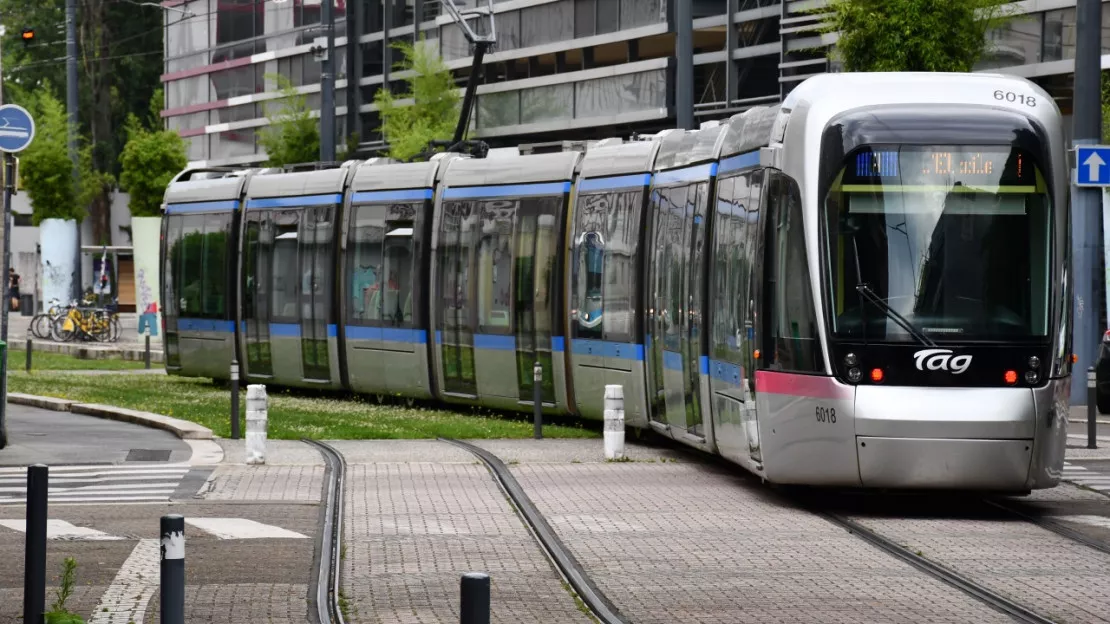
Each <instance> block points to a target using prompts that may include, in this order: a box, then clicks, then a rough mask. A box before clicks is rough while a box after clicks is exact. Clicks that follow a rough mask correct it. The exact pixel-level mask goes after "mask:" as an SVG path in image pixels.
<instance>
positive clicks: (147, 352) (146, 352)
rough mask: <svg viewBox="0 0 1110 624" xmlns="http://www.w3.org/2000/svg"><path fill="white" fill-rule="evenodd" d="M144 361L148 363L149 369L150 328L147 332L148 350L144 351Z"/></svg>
mask: <svg viewBox="0 0 1110 624" xmlns="http://www.w3.org/2000/svg"><path fill="white" fill-rule="evenodd" d="M143 362H145V363H146V367H147V368H148V369H149V368H150V331H149V330H148V331H147V334H146V351H144V352H143Z"/></svg>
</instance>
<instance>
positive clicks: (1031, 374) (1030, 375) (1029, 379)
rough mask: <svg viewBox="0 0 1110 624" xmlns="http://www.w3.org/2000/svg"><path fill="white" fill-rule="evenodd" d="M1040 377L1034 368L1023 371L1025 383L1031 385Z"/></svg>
mask: <svg viewBox="0 0 1110 624" xmlns="http://www.w3.org/2000/svg"><path fill="white" fill-rule="evenodd" d="M1040 378H1041V376H1040V374H1038V373H1037V371H1035V370H1031V371H1025V383H1027V384H1029V385H1033V384H1035V383H1037V381H1038V380H1039V379H1040Z"/></svg>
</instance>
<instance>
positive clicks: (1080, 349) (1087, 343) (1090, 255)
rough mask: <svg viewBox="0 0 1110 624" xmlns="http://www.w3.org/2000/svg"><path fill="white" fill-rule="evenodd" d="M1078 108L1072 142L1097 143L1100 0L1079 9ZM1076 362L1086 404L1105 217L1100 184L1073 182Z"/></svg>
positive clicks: (1074, 385)
mask: <svg viewBox="0 0 1110 624" xmlns="http://www.w3.org/2000/svg"><path fill="white" fill-rule="evenodd" d="M1075 21H1076V29H1077V33H1076V48H1075V109H1074V110H1073V116H1072V120H1073V123H1074V130H1075V131H1074V133H1073V137H1074V138H1073V147H1078V146H1080V145H1095V144H1098V142H1099V138H1100V137H1099V135H1100V134H1101V131H1102V127H1101V126H1102V114H1101V106H1100V102H1099V100H1100V96H1101V75H1100V74H1101V68H1100V65H1101V63H1100V61H1101V55H1102V50H1101V46H1102V44H1101V41H1100V39H1101V32H1100V31H1101V27H1100V24H1102V0H1078V3H1077V5H1076V11H1075ZM1071 190H1072V202H1071V251H1072V267H1073V268H1072V276H1071V278H1072V284H1073V293H1074V294H1073V297H1072V306H1073V308H1072V313H1073V324H1072V352H1073V353H1075V355H1076V356H1077V361H1076V363H1075V364H1074V365H1073V366H1072V375H1071V404H1072V405H1086V404H1087V376H1086V375H1084V374H1083V372H1084V371H1086V370H1087V368H1088V367H1091V366H1094V365H1095V353H1096V350H1097V348H1098V344H1099V339H1100V336H1101V335H1102V332H1100V331H1099V328H1098V317H1099V314H1098V313H1099V307H1100V306H1101V305H1102V304H1101V302H1100V301H1099V300H1098V299H1097V298H1095V292H1096V290H1097V289H1096V288H1095V283H1096V280H1099V279H1101V277H1100V273H1101V272H1102V270H1101V269H1102V265H1101V258H1102V254H1101V253H1100V250H1099V235H1100V233H1101V232H1102V228H1101V225H1100V223H1099V219H1100V217H1101V216H1102V189H1100V188H1097V187H1095V188H1089V187H1077V186H1072V189H1071Z"/></svg>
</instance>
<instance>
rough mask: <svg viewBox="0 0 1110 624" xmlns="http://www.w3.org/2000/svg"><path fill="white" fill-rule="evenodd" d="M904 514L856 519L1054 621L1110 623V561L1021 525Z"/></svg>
mask: <svg viewBox="0 0 1110 624" xmlns="http://www.w3.org/2000/svg"><path fill="white" fill-rule="evenodd" d="M899 515H903V514H899ZM904 515H909V516H910V517H897V518H894V517H867V516H857V517H855V519H856V520H857V521H859V522H860V523H861V524H863V525H864V526H866V527H868V528H870V529H872V530H874V531H876V532H878V533H880V534H882V535H884V536H886V537H888V538H891V539H893V540H894V541H896V542H897V543H899V544H903V545H905V546H907V547H909V548H910V549H911V550H914V551H917V552H920V553H921V555H922V556H924V557H926V558H927V559H930V560H932V561H935V562H937V563H940V564H942V565H944V566H946V567H948V568H951V569H953V570H956V571H957V572H960V573H962V574H964V575H965V576H967V577H969V578H971V579H973V580H975V581H977V582H979V583H980V584H982V585H984V586H986V587H988V588H990V589H991V590H993V591H995V592H998V593H1000V594H1002V595H1004V596H1006V597H1008V598H1010V599H1011V600H1014V601H1015V602H1018V603H1020V604H1022V605H1024V606H1025V607H1027V608H1030V609H1032V610H1034V611H1036V612H1037V613H1039V614H1041V615H1043V616H1045V617H1048V618H1050V619H1053V620H1057V621H1063V622H1104V621H1107V619H1106V618H1107V617H1110V555H1106V554H1103V553H1100V552H1098V551H1096V550H1094V549H1092V548H1089V547H1087V546H1085V545H1083V544H1079V543H1076V542H1073V541H1071V540H1069V539H1067V538H1064V537H1060V536H1058V535H1056V534H1054V533H1051V532H1049V531H1046V530H1044V529H1042V528H1040V527H1038V526H1036V525H1034V524H1032V523H1029V522H1025V521H1023V520H1019V519H1016V518H1005V517H995V518H989V517H987V518H980V517H975V516H974V515H972V514H969V516H970V517H964V518H951V517H943V518H937V517H931V515H932V514H928V513H923V514H920V515H916V517H915V516H913V515H911V514H904ZM944 515H945V516H949V515H955V514H950V513H945V514H944Z"/></svg>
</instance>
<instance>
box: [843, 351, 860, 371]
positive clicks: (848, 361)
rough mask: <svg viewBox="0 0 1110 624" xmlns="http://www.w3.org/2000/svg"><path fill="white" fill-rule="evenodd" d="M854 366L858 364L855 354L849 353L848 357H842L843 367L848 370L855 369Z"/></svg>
mask: <svg viewBox="0 0 1110 624" xmlns="http://www.w3.org/2000/svg"><path fill="white" fill-rule="evenodd" d="M856 364H859V358H857V357H856V354H855V353H849V354H848V355H845V356H844V365H845V366H847V367H848V368H855V366H856Z"/></svg>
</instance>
